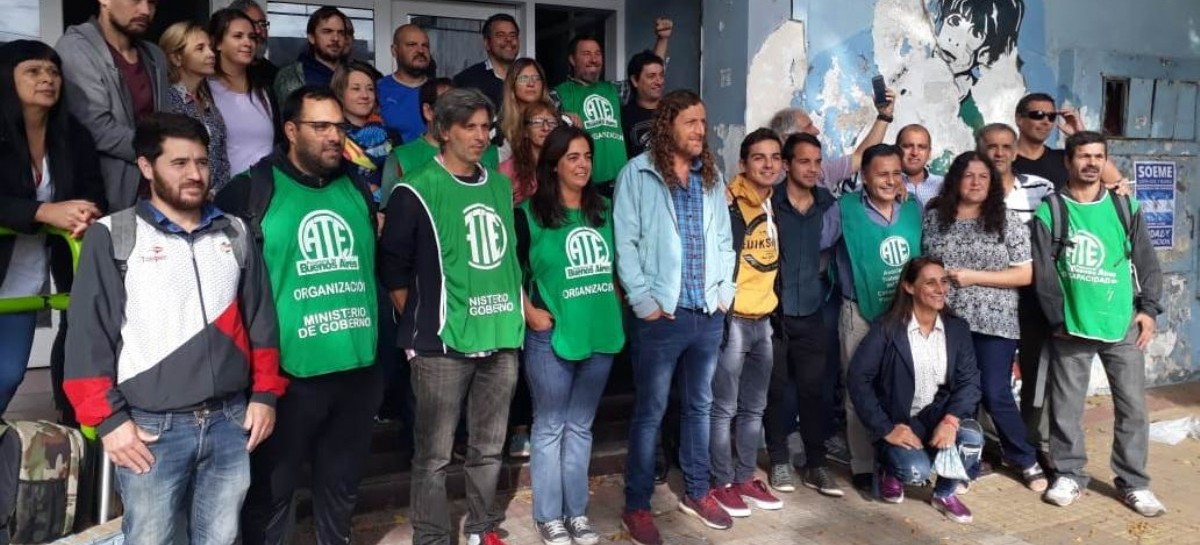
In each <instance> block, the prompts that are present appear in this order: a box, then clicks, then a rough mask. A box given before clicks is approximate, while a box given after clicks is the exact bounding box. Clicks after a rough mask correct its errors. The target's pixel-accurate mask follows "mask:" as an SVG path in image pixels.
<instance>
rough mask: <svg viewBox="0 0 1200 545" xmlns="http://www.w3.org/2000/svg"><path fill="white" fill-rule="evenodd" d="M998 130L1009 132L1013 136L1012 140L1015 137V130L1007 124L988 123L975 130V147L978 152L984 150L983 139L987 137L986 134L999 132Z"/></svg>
mask: <svg viewBox="0 0 1200 545" xmlns="http://www.w3.org/2000/svg"><path fill="white" fill-rule="evenodd" d="M1000 131H1004V132H1007V133H1008V134H1011V135H1012V137H1013V140H1016V139H1017V131H1016V130H1014V129H1013V128H1012V127H1011V126H1009V125H1008V124H1007V123H988V124H987V125H984V126H982V127H980V128H979V130H977V131H975V147H976V148H977V149H978V150H979V151H980V152H983V151H984V149H983V139H984V138H987V135H989V134H992V133H994V132H1000Z"/></svg>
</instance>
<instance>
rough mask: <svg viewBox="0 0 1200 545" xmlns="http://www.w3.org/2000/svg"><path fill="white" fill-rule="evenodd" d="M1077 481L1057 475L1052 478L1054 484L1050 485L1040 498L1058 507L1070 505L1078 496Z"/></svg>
mask: <svg viewBox="0 0 1200 545" xmlns="http://www.w3.org/2000/svg"><path fill="white" fill-rule="evenodd" d="M1079 495H1080V491H1079V483H1077V482H1075V480H1074V479H1071V478H1069V477H1059V478H1057V479H1054V486H1051V487H1050V488H1049V489H1048V490H1046V493H1045V494H1044V495H1043V496H1042V499H1043V500H1045V501H1046V502H1047V503H1053V504H1054V505H1057V506H1059V507H1066V506H1068V505H1071V503H1072V502H1074V501H1075V500H1076V499H1078V498H1079Z"/></svg>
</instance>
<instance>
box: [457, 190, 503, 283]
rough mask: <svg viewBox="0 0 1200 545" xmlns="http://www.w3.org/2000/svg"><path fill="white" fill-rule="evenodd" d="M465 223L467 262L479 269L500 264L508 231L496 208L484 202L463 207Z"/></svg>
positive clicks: (490, 267)
mask: <svg viewBox="0 0 1200 545" xmlns="http://www.w3.org/2000/svg"><path fill="white" fill-rule="evenodd" d="M463 219H464V220H465V221H466V224H467V245H468V246H469V247H470V249H471V258H470V262H469V264H470V265H471V266H472V267H474V268H476V269H480V270H485V271H486V270H490V269H494V268H496V267H498V266H500V262H501V261H502V260H503V259H504V252H505V250H507V249H508V231H506V230H505V229H504V223H503V222H502V221H501V220H500V215H499V214H497V213H496V210H495V209H494V208H492V207H490V206H487V205H484V204H473V205H471V206H468V207H466V208H465V209H463Z"/></svg>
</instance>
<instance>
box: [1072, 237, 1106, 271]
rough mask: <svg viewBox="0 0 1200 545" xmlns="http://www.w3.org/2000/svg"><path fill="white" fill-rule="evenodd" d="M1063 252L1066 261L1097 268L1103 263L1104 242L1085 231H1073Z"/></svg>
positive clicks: (1079, 265)
mask: <svg viewBox="0 0 1200 545" xmlns="http://www.w3.org/2000/svg"><path fill="white" fill-rule="evenodd" d="M1065 253H1066V254H1067V262H1068V263H1070V264H1071V265H1074V266H1076V267H1081V268H1085V269H1099V268H1100V266H1101V265H1103V264H1104V244H1102V243H1101V242H1100V239H1099V238H1096V235H1093V234H1091V233H1089V232H1087V231H1075V235H1074V236H1072V237H1071V245H1070V246H1068V247H1067V249H1066V252H1065Z"/></svg>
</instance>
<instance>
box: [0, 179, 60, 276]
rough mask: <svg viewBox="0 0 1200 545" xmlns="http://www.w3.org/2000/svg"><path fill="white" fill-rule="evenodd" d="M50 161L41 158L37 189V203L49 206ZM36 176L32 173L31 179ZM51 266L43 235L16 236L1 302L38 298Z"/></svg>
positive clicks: (52, 186) (50, 185)
mask: <svg viewBox="0 0 1200 545" xmlns="http://www.w3.org/2000/svg"><path fill="white" fill-rule="evenodd" d="M49 165H50V161H49V159H48V158H47V157H42V183H41V184H39V185H38V186H37V189H36V195H37V200H38V202H50V201H51V200H52V199H53V198H54V184H53V183H52V182H51V180H50V166H49ZM36 177H37V175H36V173H35V175H34V178H35V179H36ZM49 263H50V258H49V250H48V249H47V248H46V234H45V233H40V232H39V233H37V234H35V235H17V236H16V240H15V241H14V242H13V252H12V260H11V261H9V262H8V269H7V272H5V274H4V282H2V283H0V298H5V297H25V296H27V295H37V294H39V293H41V292H42V287H43V286H45V285H46V274H47V272H48V269H47V267H48V265H49Z"/></svg>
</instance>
